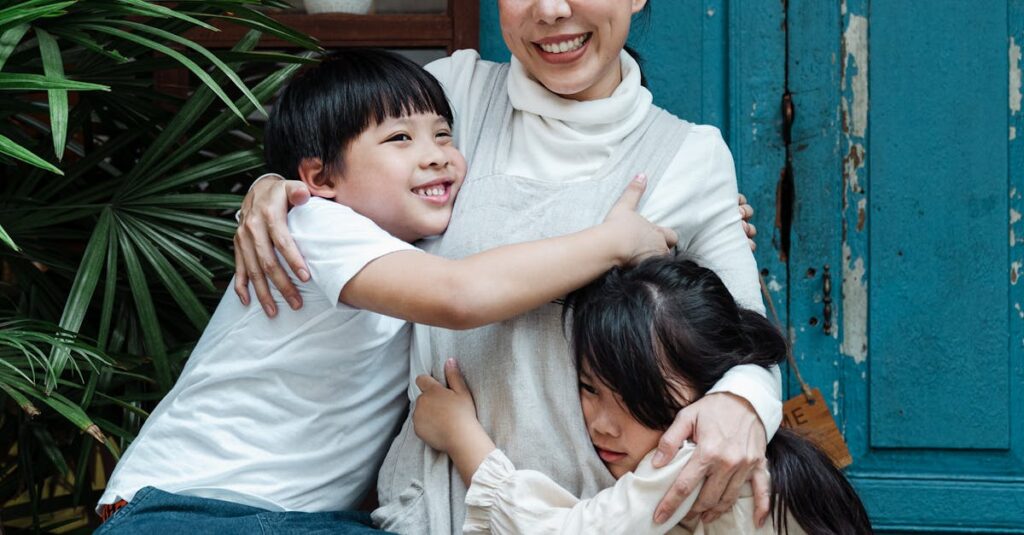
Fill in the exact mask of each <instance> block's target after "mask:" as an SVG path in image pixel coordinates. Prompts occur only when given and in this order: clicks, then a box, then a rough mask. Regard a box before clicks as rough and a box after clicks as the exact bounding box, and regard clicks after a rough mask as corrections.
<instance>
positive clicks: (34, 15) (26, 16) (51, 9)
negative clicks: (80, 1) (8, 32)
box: [0, 0, 75, 30]
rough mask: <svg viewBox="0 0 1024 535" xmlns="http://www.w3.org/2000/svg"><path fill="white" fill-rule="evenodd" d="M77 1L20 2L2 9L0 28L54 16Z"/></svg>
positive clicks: (36, 0) (33, 0)
mask: <svg viewBox="0 0 1024 535" xmlns="http://www.w3.org/2000/svg"><path fill="white" fill-rule="evenodd" d="M74 3H75V1H74V0H72V1H69V2H56V3H54V2H52V1H51V0H27V1H24V2H19V3H18V5H15V6H12V7H8V8H5V9H0V30H3V29H7V28H9V27H11V26H14V25H18V24H24V23H26V22H31V21H33V20H36V19H38V18H42V17H54V16H57V15H62V14H64V13H65V12H64V8H66V7H69V6H71V5H73V4H74Z"/></svg>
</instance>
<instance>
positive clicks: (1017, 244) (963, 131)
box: [787, 0, 1024, 532]
mask: <svg viewBox="0 0 1024 535" xmlns="http://www.w3.org/2000/svg"><path fill="white" fill-rule="evenodd" d="M787 26H788V37H789V56H788V69H789V72H788V87H789V91H790V92H791V93H792V99H793V102H794V104H795V109H796V118H795V121H794V123H793V136H792V138H793V139H792V143H791V145H790V147H789V150H790V154H791V155H792V161H793V184H794V185H793V198H794V204H793V208H792V225H791V227H790V230H791V233H790V238H791V241H790V249H789V251H788V253H789V254H788V270H789V279H788V280H789V282H790V284H789V288H788V300H789V320H788V321H789V324H790V330H791V332H792V333H793V334H794V338H795V351H796V356H797V359H798V361H799V362H800V366H801V369H802V370H803V372H804V375H805V377H806V378H807V379H808V380H809V381H810V382H812V383H813V384H815V385H817V386H820V387H821V388H822V391H823V392H825V393H826V395H827V397H828V398H829V401H830V403H831V404H832V409H833V412H834V413H835V414H836V415H837V417H838V420H839V421H840V423H841V427H842V429H843V431H844V434H845V436H846V439H847V441H848V442H849V444H850V449H851V453H852V454H853V458H854V464H853V466H851V467H850V469H849V470H848V471H847V473H848V475H849V476H850V477H851V478H852V479H853V481H854V483H855V485H856V486H857V488H858V490H859V491H860V493H861V495H862V496H863V498H864V500H865V502H866V503H867V506H868V509H869V512H870V514H871V517H872V520H873V522H874V524H875V525H876V527H878V528H880V529H886V530H917V531H921V530H923V531H930V532H931V531H958V530H962V531H965V532H981V531H1012V532H1024V388H1022V387H1024V359H1022V350H1024V329H1022V327H1024V311H1022V308H1021V306H1022V299H1021V298H1022V292H1021V288H1020V287H1019V286H1018V284H1017V283H1018V277H1019V275H1020V270H1021V266H1022V260H1021V259H1022V257H1024V249H1022V248H1021V239H1022V238H1024V227H1021V221H1020V219H1021V216H1020V214H1021V211H1022V210H1024V206H1022V204H1024V202H1022V200H1021V196H1022V193H1024V145H1022V141H1024V140H1022V139H1020V138H1021V135H1018V132H1020V133H1021V134H1022V135H1024V128H1022V118H1021V117H1022V116H1021V110H1020V108H1021V105H1020V102H1021V74H1020V73H1021V53H1020V43H1022V42H1024V33H1022V32H1024V2H1021V1H1020V0H1009V1H1007V0H974V1H971V2H964V1H962V0H947V1H930V2H920V1H909V0H903V1H897V0H875V1H870V0H848V1H845V2H842V4H841V5H840V4H839V3H838V2H824V1H822V0H790V1H789V6H788V25H787ZM826 265H827V266H829V267H830V274H831V277H832V279H833V281H834V282H835V284H833V285H832V288H833V290H832V291H833V295H832V296H831V297H832V300H833V302H834V303H835V304H834V306H833V307H832V311H831V315H832V317H831V318H828V319H829V320H830V321H829V323H830V324H831V329H830V330H829V331H828V332H826V331H825V329H824V328H823V325H824V323H825V319H826V318H824V317H823V314H824V305H823V301H824V297H825V296H824V295H823V291H822V289H823V284H822V282H823V281H822V278H823V272H824V267H825V266H826ZM795 386H796V385H794V384H792V382H791V384H790V391H791V392H793V393H795V392H796V389H795Z"/></svg>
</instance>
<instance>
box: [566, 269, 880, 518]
mask: <svg viewBox="0 0 1024 535" xmlns="http://www.w3.org/2000/svg"><path fill="white" fill-rule="evenodd" d="M564 318H565V320H566V323H567V325H568V324H570V323H571V327H570V334H571V344H572V350H573V354H574V355H575V359H576V368H577V370H580V369H582V368H583V367H584V366H586V367H588V368H589V370H590V375H591V376H592V377H594V378H596V379H598V380H600V381H601V382H602V383H604V384H605V385H607V386H608V388H610V389H611V390H612V391H614V392H616V393H617V394H618V395H619V396H620V397H621V398H622V402H623V405H624V406H625V407H626V409H627V410H629V412H630V414H632V415H633V417H634V418H636V419H637V421H639V422H640V423H642V424H644V425H645V426H647V427H649V428H652V429H662V430H664V429H667V428H668V426H669V425H670V424H671V423H672V421H673V419H674V418H675V416H676V413H677V412H679V410H680V409H682V406H683V405H685V404H688V403H691V402H693V401H695V399H684V400H683V402H682V403H680V402H679V401H677V399H678V398H679V397H681V396H680V392H677V390H676V386H673V385H678V384H679V382H680V381H682V382H685V383H686V385H687V386H689V387H690V388H691V389H692V390H693V391H694V392H695V394H694V397H695V398H699V397H701V396H703V395H704V394H706V393H707V391H708V390H710V389H711V387H712V386H713V385H714V384H715V383H716V382H717V381H718V380H719V379H721V378H722V376H723V375H725V372H726V371H728V370H729V369H730V368H732V367H734V366H738V365H741V364H755V365H758V366H763V367H765V368H767V367H770V366H772V365H774V364H779V363H781V362H782V361H783V360H785V358H786V350H787V349H786V339H785V338H784V337H783V336H782V334H781V333H780V332H779V331H778V329H776V328H775V326H774V325H772V324H771V322H769V321H768V320H767V319H766V318H765V317H764V316H762V315H760V314H758V313H756V312H753V311H750V310H747V309H744V308H741V307H739V306H737V305H736V301H735V300H734V299H733V297H732V295H731V294H730V293H729V290H728V289H726V287H725V284H723V283H722V280H721V279H719V278H718V276H717V275H716V274H715V273H714V272H713V271H711V270H709V269H706V268H702V267H700V266H698V265H697V264H696V263H694V262H692V261H688V260H677V259H673V258H669V257H657V258H651V259H648V260H646V261H644V262H642V263H641V264H640V265H638V266H636V267H635V268H632V269H624V270H623V269H613V270H611V271H609V272H608V273H607V274H606V275H605V276H604V277H602V278H601V279H598V280H596V281H594V282H593V283H591V284H589V285H588V286H585V287H583V288H581V289H579V290H577V291H576V292H573V293H572V294H570V295H569V297H567V298H566V308H565V312H564ZM570 318H571V322H570V321H569V320H570ZM767 457H768V466H769V470H770V471H771V475H772V511H773V514H774V517H775V522H776V524H775V525H776V527H777V528H778V529H779V530H780V531H785V530H786V513H787V512H788V513H789V514H791V515H792V517H793V518H794V519H795V520H796V521H797V522H798V523H799V524H800V526H801V527H802V528H803V529H804V531H806V532H808V533H814V534H818V533H837V534H859V533H871V524H870V522H869V520H868V516H867V512H866V511H865V510H864V506H863V504H862V503H861V502H860V499H859V498H858V497H857V494H856V492H855V491H854V490H853V487H852V486H850V483H849V482H848V481H847V480H846V478H845V477H844V476H843V474H842V473H841V472H839V470H837V469H836V468H835V467H834V466H833V465H832V463H831V462H830V461H829V459H828V457H826V456H825V455H824V454H823V453H821V452H820V451H819V450H818V449H817V448H816V447H815V446H814V445H813V444H811V443H810V442H808V441H806V440H804V439H803V438H801V437H799V436H798V435H796V434H795V433H792V432H790V431H787V430H785V429H780V430H779V431H778V432H777V433H776V435H775V437H774V438H773V439H772V441H771V443H769V445H768V451H767Z"/></svg>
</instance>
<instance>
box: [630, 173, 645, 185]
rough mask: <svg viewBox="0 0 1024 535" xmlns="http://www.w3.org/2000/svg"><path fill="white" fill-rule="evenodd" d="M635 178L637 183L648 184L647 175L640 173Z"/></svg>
mask: <svg viewBox="0 0 1024 535" xmlns="http://www.w3.org/2000/svg"><path fill="white" fill-rule="evenodd" d="M633 180H635V181H636V183H637V184H646V183H647V175H645V174H643V173H640V174H639V175H636V177H635V178H634V179H633Z"/></svg>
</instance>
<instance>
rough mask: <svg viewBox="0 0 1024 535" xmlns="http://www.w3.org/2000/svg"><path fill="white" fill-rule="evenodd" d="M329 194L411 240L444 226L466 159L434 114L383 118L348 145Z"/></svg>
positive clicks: (446, 125)
mask: <svg viewBox="0 0 1024 535" xmlns="http://www.w3.org/2000/svg"><path fill="white" fill-rule="evenodd" d="M344 161H345V165H344V168H343V170H342V172H341V175H342V176H341V177H340V178H339V179H335V180H333V183H334V186H333V187H331V188H330V190H331V191H330V193H329V195H324V196H332V197H334V198H336V199H337V200H338V201H339V202H341V203H343V204H345V205H348V206H349V207H350V208H352V209H353V210H355V211H356V212H358V213H360V214H362V215H363V216H366V217H367V218H369V219H372V220H373V222H374V223H377V225H379V226H380V227H381V228H382V229H384V230H386V231H388V232H389V233H391V234H392V235H393V236H395V237H397V238H399V239H402V240H405V241H409V242H412V241H416V240H418V239H420V238H423V237H426V236H434V235H437V234H441V233H442V232H444V230H445V229H446V228H447V227H448V221H449V220H450V219H451V216H452V206H453V205H454V203H455V196H456V194H457V193H458V191H459V187H460V186H461V185H462V179H463V178H464V177H465V175H466V160H465V158H463V157H462V153H460V152H459V150H458V149H456V148H455V145H453V144H452V134H451V127H449V125H448V122H447V121H446V120H445V119H444V118H443V117H441V116H440V115H437V114H432V113H419V114H412V115H406V116H403V117H398V118H388V119H385V120H384V121H383V122H381V123H379V124H374V125H371V126H370V127H369V128H367V129H366V131H364V132H363V133H362V134H360V135H359V137H357V138H356V139H354V140H353V141H352V143H351V144H350V145H349V146H348V148H347V150H346V151H345V160H344Z"/></svg>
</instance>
